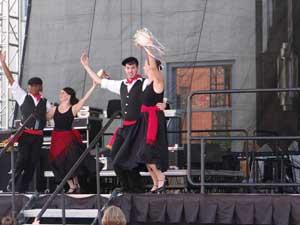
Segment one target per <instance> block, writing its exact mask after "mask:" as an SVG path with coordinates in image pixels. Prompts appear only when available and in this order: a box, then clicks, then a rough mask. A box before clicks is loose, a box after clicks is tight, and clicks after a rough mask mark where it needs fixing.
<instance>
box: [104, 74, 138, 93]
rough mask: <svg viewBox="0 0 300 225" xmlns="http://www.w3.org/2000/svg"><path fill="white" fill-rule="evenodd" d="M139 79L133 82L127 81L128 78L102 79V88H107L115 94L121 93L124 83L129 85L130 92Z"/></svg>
mask: <svg viewBox="0 0 300 225" xmlns="http://www.w3.org/2000/svg"><path fill="white" fill-rule="evenodd" d="M137 80H143V79H142V78H139V79H137ZM137 80H134V81H133V82H132V83H131V84H127V83H126V79H124V80H108V79H102V80H101V88H104V89H107V90H109V91H111V92H113V93H115V94H118V95H120V89H121V84H122V83H124V84H125V85H126V86H127V91H128V92H130V90H131V88H132V87H133V85H134V84H135V82H136V81H137Z"/></svg>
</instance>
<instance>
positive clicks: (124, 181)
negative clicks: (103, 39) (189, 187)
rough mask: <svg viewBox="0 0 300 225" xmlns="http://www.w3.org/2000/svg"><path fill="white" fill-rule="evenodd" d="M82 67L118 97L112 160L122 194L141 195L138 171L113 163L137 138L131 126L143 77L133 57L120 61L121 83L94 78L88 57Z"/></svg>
mask: <svg viewBox="0 0 300 225" xmlns="http://www.w3.org/2000/svg"><path fill="white" fill-rule="evenodd" d="M81 64H82V66H83V67H84V69H85V70H86V71H87V72H88V74H89V76H90V77H91V78H92V79H93V80H94V81H95V82H97V83H98V84H101V87H102V88H104V89H107V90H109V91H111V92H114V93H116V94H119V95H121V107H122V115H123V123H122V127H121V128H120V129H119V130H118V131H117V134H116V138H115V140H114V143H113V146H112V154H111V155H112V160H113V166H114V170H115V172H116V175H117V177H118V178H119V180H120V183H121V186H122V187H121V191H122V192H135V193H138V192H143V191H144V186H143V183H142V179H141V176H140V174H139V171H138V170H136V169H132V170H127V169H124V168H123V167H122V162H119V161H116V160H115V157H116V155H118V154H119V152H128V149H129V148H131V144H132V141H133V139H134V138H135V136H136V127H135V126H134V124H135V123H136V120H137V119H138V116H139V114H140V107H141V101H142V99H141V91H142V84H143V80H144V79H143V78H142V76H141V75H140V74H138V73H137V71H138V60H137V59H136V58H134V57H128V58H126V59H124V60H123V61H122V65H123V67H124V71H125V74H126V78H127V79H124V80H109V79H105V78H101V77H99V76H97V74H96V73H95V72H94V71H93V70H92V69H91V67H90V66H89V61H88V56H87V55H86V54H83V55H82V56H81Z"/></svg>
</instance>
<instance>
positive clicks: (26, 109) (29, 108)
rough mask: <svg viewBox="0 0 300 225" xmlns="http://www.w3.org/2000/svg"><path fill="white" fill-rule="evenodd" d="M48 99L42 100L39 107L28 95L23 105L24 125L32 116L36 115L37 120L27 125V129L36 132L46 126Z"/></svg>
mask: <svg viewBox="0 0 300 225" xmlns="http://www.w3.org/2000/svg"><path fill="white" fill-rule="evenodd" d="M46 103H47V99H45V98H41V100H40V101H39V103H38V104H37V106H35V104H34V101H33V99H32V97H31V96H30V95H26V97H25V100H24V102H23V104H22V105H21V107H20V109H21V116H22V119H21V121H22V124H23V123H24V121H25V120H26V119H27V118H28V117H29V116H30V115H31V114H32V113H35V118H32V119H31V120H30V121H28V123H27V124H26V127H27V128H32V129H34V130H43V129H44V127H45V126H46V113H47V106H46V105H47V104H46Z"/></svg>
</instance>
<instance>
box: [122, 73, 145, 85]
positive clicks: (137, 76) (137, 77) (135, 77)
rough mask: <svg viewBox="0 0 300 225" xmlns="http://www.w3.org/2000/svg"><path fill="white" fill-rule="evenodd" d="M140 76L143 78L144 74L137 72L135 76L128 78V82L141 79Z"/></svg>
mask: <svg viewBox="0 0 300 225" xmlns="http://www.w3.org/2000/svg"><path fill="white" fill-rule="evenodd" d="M139 78H142V76H141V75H140V74H136V75H135V76H134V77H133V78H129V79H127V80H126V82H125V83H126V84H131V83H132V82H133V81H135V80H137V79H139Z"/></svg>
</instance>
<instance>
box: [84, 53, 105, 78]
mask: <svg viewBox="0 0 300 225" xmlns="http://www.w3.org/2000/svg"><path fill="white" fill-rule="evenodd" d="M80 62H81V65H82V66H83V68H84V69H85V70H86V72H87V73H88V75H89V76H90V77H91V78H92V79H93V81H94V82H96V83H97V84H101V80H102V77H99V76H98V75H97V74H96V73H95V72H94V71H93V70H92V68H91V67H90V65H89V57H88V56H87V54H86V53H83V54H82V55H81V57H80Z"/></svg>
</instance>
